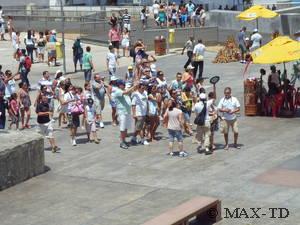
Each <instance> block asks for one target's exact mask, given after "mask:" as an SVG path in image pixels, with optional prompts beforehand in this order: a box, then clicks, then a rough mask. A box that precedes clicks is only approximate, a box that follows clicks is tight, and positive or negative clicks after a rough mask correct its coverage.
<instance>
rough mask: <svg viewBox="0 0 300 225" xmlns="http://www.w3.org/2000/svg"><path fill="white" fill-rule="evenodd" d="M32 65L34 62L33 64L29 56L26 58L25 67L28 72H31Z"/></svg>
mask: <svg viewBox="0 0 300 225" xmlns="http://www.w3.org/2000/svg"><path fill="white" fill-rule="evenodd" d="M31 64H32V62H31V59H30V57H29V56H26V57H25V62H24V67H25V69H26V70H30V68H31Z"/></svg>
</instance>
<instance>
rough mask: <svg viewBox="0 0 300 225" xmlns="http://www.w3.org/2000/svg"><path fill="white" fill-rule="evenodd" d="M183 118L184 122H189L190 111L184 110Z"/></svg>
mask: <svg viewBox="0 0 300 225" xmlns="http://www.w3.org/2000/svg"><path fill="white" fill-rule="evenodd" d="M183 118H184V121H185V122H186V123H189V122H190V120H191V112H190V111H187V112H184V113H183Z"/></svg>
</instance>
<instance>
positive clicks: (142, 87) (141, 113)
mask: <svg viewBox="0 0 300 225" xmlns="http://www.w3.org/2000/svg"><path fill="white" fill-rule="evenodd" d="M147 113H148V94H147V91H146V84H145V83H143V82H142V81H140V84H139V86H138V90H137V91H136V92H134V93H133V94H132V116H133V118H134V119H135V133H134V136H133V137H132V139H131V143H132V144H137V143H138V142H137V135H139V136H140V137H141V141H140V143H142V144H143V145H149V143H148V141H147V140H145V138H144V137H145V133H144V128H145V122H146V115H147Z"/></svg>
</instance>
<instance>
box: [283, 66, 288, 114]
mask: <svg viewBox="0 0 300 225" xmlns="http://www.w3.org/2000/svg"><path fill="white" fill-rule="evenodd" d="M286 79H287V74H286V66H285V62H284V63H283V92H284V109H288V100H287V88H288V87H287V82H286Z"/></svg>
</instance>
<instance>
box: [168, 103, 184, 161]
mask: <svg viewBox="0 0 300 225" xmlns="http://www.w3.org/2000/svg"><path fill="white" fill-rule="evenodd" d="M164 125H165V126H166V127H167V128H168V133H169V153H168V155H171V156H173V155H174V152H173V147H174V141H175V139H177V141H178V149H179V156H181V157H186V156H187V155H188V154H187V153H186V152H185V151H183V136H182V131H181V130H182V127H183V114H182V111H181V110H180V109H178V108H176V102H175V101H174V100H170V101H169V105H168V109H167V111H166V113H165V115H164Z"/></svg>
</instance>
